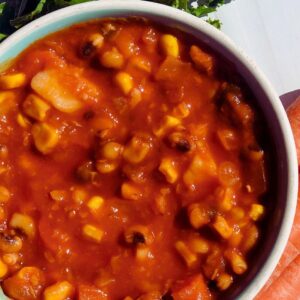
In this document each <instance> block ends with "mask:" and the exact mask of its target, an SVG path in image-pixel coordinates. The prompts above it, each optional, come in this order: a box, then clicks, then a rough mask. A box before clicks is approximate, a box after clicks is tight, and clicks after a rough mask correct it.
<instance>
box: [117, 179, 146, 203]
mask: <svg viewBox="0 0 300 300" xmlns="http://www.w3.org/2000/svg"><path fill="white" fill-rule="evenodd" d="M121 194H122V197H123V198H124V199H127V200H139V199H141V198H142V196H143V194H142V192H141V190H140V189H139V188H138V187H137V186H136V185H135V184H133V183H131V182H124V183H123V184H122V186H121Z"/></svg>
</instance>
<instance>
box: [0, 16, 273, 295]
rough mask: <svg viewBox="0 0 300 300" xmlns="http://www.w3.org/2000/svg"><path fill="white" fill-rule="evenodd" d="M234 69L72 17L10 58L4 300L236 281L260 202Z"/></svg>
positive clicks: (198, 49) (3, 195)
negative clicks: (70, 21) (62, 27)
mask: <svg viewBox="0 0 300 300" xmlns="http://www.w3.org/2000/svg"><path fill="white" fill-rule="evenodd" d="M238 78H239V76H238V75H237V74H235V73H234V71H233V70H231V69H230V67H229V66H227V65H226V63H225V62H222V61H220V59H219V58H218V57H217V56H216V55H215V54H213V53H211V51H209V50H208V49H207V48H205V47H203V46H202V45H201V43H200V42H199V41H197V40H195V39H194V38H193V37H191V36H187V35H185V34H184V33H182V32H180V31H177V30H175V29H170V28H165V27H163V26H158V25H156V24H154V23H151V22H150V21H147V20H139V19H127V20H125V19H116V20H113V19H110V20H100V21H94V22H91V23H85V24H79V25H76V26H74V27H71V28H68V29H65V30H63V31H61V32H57V33H54V34H52V35H50V36H48V37H46V38H44V39H42V40H40V41H38V42H36V43H34V44H33V45H32V46H30V47H29V48H28V49H27V50H25V51H24V52H23V53H22V54H21V55H20V56H19V57H17V58H16V60H15V61H14V63H13V64H12V66H11V67H10V68H9V69H7V70H5V71H3V72H2V73H1V74H0V281H1V287H2V288H3V290H4V292H5V294H6V295H7V296H8V297H10V298H11V299H14V300H40V299H44V300H75V299H78V300H94V299H95V300H162V299H164V300H165V299H166V300H169V299H172V300H200V299H201V300H206V299H207V300H208V299H216V298H218V297H222V293H223V291H225V290H227V289H229V288H230V287H231V286H234V285H235V282H236V279H237V277H238V276H240V275H242V274H244V273H245V272H247V271H248V269H250V268H251V267H252V265H253V262H252V261H251V260H249V257H251V255H249V254H251V252H252V250H253V249H255V245H256V244H257V241H258V240H259V238H260V237H261V236H262V233H261V228H262V226H261V225H260V224H261V223H260V222H264V220H265V218H266V217H267V216H268V211H270V209H269V207H268V206H269V205H268V201H266V199H271V198H272V197H269V186H270V184H269V183H270V181H269V173H268V172H267V165H266V161H267V160H268V161H271V156H270V153H269V151H268V149H267V148H266V144H261V143H260V141H261V140H262V139H261V136H260V134H261V133H264V131H263V128H264V127H265V126H264V124H261V123H259V122H258V120H259V114H258V113H257V112H256V111H255V109H254V108H253V106H252V104H251V99H252V96H251V94H250V93H249V91H248V90H247V88H246V87H245V86H244V85H243V83H242V81H239V79H238ZM272 199H273V198H272Z"/></svg>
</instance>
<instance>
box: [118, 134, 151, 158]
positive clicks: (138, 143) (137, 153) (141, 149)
mask: <svg viewBox="0 0 300 300" xmlns="http://www.w3.org/2000/svg"><path fill="white" fill-rule="evenodd" d="M150 149H151V145H150V143H148V142H147V141H144V140H143V139H142V138H140V137H138V136H134V137H133V138H132V139H131V140H130V142H129V143H128V144H127V145H126V147H125V149H124V152H123V157H124V159H125V160H127V161H128V162H130V163H132V164H138V163H140V162H142V161H143V160H144V159H145V158H146V156H147V154H148V153H149V151H150Z"/></svg>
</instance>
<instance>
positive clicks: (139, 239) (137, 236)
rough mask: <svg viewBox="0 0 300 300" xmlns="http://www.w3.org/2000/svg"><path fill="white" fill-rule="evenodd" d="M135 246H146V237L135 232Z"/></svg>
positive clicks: (133, 240)
mask: <svg viewBox="0 0 300 300" xmlns="http://www.w3.org/2000/svg"><path fill="white" fill-rule="evenodd" d="M132 242H133V244H135V245H136V244H145V242H146V240H145V237H144V235H143V234H142V233H140V232H135V233H134V234H133V239H132Z"/></svg>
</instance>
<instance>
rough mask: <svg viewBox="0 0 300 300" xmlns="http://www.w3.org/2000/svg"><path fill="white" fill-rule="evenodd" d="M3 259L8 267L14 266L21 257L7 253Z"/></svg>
mask: <svg viewBox="0 0 300 300" xmlns="http://www.w3.org/2000/svg"><path fill="white" fill-rule="evenodd" d="M2 259H3V262H4V263H5V264H7V265H8V266H13V265H15V264H16V263H17V262H18V260H19V255H18V254H17V253H6V254H4V255H3V256H2Z"/></svg>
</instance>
